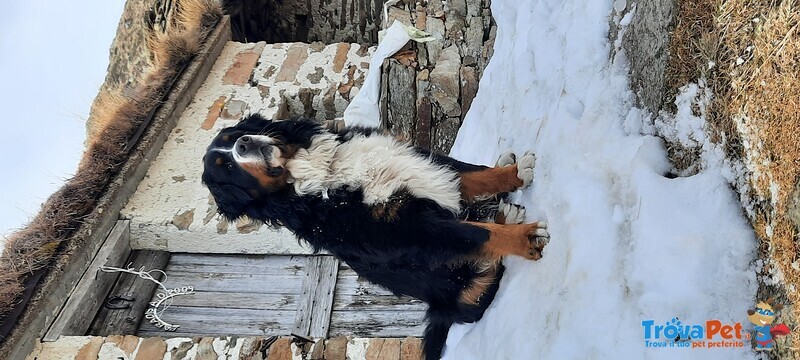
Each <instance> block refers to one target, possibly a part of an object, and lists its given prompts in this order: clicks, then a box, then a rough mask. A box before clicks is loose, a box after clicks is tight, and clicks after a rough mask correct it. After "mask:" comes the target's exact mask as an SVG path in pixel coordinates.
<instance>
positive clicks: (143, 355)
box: [135, 337, 167, 360]
mask: <svg viewBox="0 0 800 360" xmlns="http://www.w3.org/2000/svg"><path fill="white" fill-rule="evenodd" d="M166 352H167V343H165V342H164V339H162V338H160V337H154V338H146V339H144V340H142V342H141V344H139V349H138V350H137V351H136V358H135V360H154V359H163V358H164V354H165V353H166Z"/></svg>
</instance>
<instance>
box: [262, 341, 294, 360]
mask: <svg viewBox="0 0 800 360" xmlns="http://www.w3.org/2000/svg"><path fill="white" fill-rule="evenodd" d="M267 360H292V339H291V338H288V337H285V338H280V339H278V340H275V343H273V344H272V346H270V347H269V356H267Z"/></svg>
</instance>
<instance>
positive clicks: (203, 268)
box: [167, 262, 305, 276]
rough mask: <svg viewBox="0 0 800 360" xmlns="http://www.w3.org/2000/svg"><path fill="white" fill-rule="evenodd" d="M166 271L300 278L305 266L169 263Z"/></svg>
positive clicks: (287, 263)
mask: <svg viewBox="0 0 800 360" xmlns="http://www.w3.org/2000/svg"><path fill="white" fill-rule="evenodd" d="M167 271H169V272H176V273H226V274H261V275H278V274H281V275H285V274H289V275H297V276H302V275H303V274H304V271H305V265H303V266H300V267H296V266H294V265H292V264H291V263H289V262H286V264H285V265H283V264H264V265H241V264H231V265H227V266H219V265H207V264H173V263H170V264H169V266H168V267H167Z"/></svg>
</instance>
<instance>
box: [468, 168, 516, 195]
mask: <svg viewBox="0 0 800 360" xmlns="http://www.w3.org/2000/svg"><path fill="white" fill-rule="evenodd" d="M460 175H461V198H463V199H465V200H471V199H475V198H477V197H480V196H488V195H494V194H497V193H502V192H509V191H514V190H516V189H518V188H519V187H521V186H522V184H523V182H522V179H520V178H519V177H518V176H517V165H516V164H514V165H510V166H503V167H494V168H489V169H486V170H480V171H471V172H465V173H461V174H460Z"/></svg>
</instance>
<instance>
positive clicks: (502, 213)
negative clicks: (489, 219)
mask: <svg viewBox="0 0 800 360" xmlns="http://www.w3.org/2000/svg"><path fill="white" fill-rule="evenodd" d="M495 222H496V223H498V224H522V223H523V222H525V207H524V206H522V205H517V204H511V203H507V202H505V201H502V200H501V201H500V205H498V208H497V216H496V217H495Z"/></svg>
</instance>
